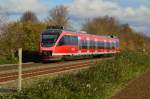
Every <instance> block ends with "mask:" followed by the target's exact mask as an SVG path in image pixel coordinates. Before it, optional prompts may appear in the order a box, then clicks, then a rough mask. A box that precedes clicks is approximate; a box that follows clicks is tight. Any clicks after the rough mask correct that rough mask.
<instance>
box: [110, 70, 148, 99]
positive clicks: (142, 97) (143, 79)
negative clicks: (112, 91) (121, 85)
mask: <svg viewBox="0 0 150 99" xmlns="http://www.w3.org/2000/svg"><path fill="white" fill-rule="evenodd" d="M110 99H150V70H148V71H147V72H145V73H144V74H143V75H141V76H140V77H138V78H137V79H135V80H133V81H131V82H130V83H129V85H128V86H127V87H126V88H125V89H123V90H122V91H121V92H119V93H117V94H116V95H114V96H112V97H111V98H110Z"/></svg>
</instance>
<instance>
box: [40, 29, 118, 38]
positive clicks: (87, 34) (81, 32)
mask: <svg viewBox="0 0 150 99" xmlns="http://www.w3.org/2000/svg"><path fill="white" fill-rule="evenodd" d="M49 32H51V33H56V32H57V33H59V34H61V33H62V32H65V33H66V34H67V33H69V34H73V35H80V36H90V37H101V38H110V39H118V38H117V37H116V36H114V35H95V34H89V33H87V32H86V31H73V30H69V29H65V28H64V27H62V26H48V27H47V28H46V30H44V31H43V33H49Z"/></svg>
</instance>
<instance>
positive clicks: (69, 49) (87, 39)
mask: <svg viewBox="0 0 150 99" xmlns="http://www.w3.org/2000/svg"><path fill="white" fill-rule="evenodd" d="M118 52H120V48H119V39H118V38H117V37H115V36H102V35H92V34H88V33H86V32H83V31H82V32H74V31H70V30H65V29H64V28H63V27H54V26H49V27H48V28H47V29H45V30H44V31H43V32H42V33H41V35H40V58H41V60H43V61H49V60H62V59H66V57H67V58H72V57H91V56H100V55H107V54H115V53H118Z"/></svg>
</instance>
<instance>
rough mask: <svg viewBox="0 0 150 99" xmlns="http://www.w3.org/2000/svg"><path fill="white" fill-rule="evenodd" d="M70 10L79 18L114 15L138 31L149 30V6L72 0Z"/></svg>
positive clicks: (96, 0) (95, 0)
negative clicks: (127, 5) (128, 5)
mask: <svg viewBox="0 0 150 99" xmlns="http://www.w3.org/2000/svg"><path fill="white" fill-rule="evenodd" d="M70 10H71V14H72V15H74V16H77V17H79V18H93V17H96V16H105V15H108V16H114V17H116V18H117V19H119V20H120V21H121V22H122V23H129V24H130V25H131V26H132V27H134V29H136V30H138V31H143V32H148V30H150V29H149V27H150V7H146V6H140V7H138V8H134V7H122V6H121V5H119V4H118V3H117V2H112V1H108V0H107V1H106V0H74V2H73V4H72V5H71V6H70ZM147 34H148V33H147ZM149 35H150V33H149Z"/></svg>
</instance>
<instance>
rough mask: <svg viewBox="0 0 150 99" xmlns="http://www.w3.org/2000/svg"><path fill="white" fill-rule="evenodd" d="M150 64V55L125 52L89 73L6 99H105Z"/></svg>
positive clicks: (40, 85) (48, 81)
mask: <svg viewBox="0 0 150 99" xmlns="http://www.w3.org/2000/svg"><path fill="white" fill-rule="evenodd" d="M149 64H150V57H149V56H148V54H147V55H146V54H143V53H141V52H133V51H124V52H122V53H120V54H118V55H116V56H115V59H113V60H109V61H103V62H99V63H97V64H96V66H92V67H91V68H89V69H88V70H84V71H80V72H79V73H76V74H69V75H63V76H61V77H56V78H54V79H46V80H44V81H40V82H39V83H38V84H36V85H33V87H32V88H28V89H23V90H22V91H21V92H19V93H14V94H11V95H7V96H4V99H5V98H6V99H7V98H8V97H10V98H13V99H105V98H106V97H109V96H111V95H112V94H113V93H114V91H116V90H118V89H120V88H123V87H124V86H125V85H126V84H127V83H128V82H129V81H130V80H132V79H133V78H135V77H137V75H139V74H141V73H143V72H144V71H145V70H146V69H148V68H149Z"/></svg>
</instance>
